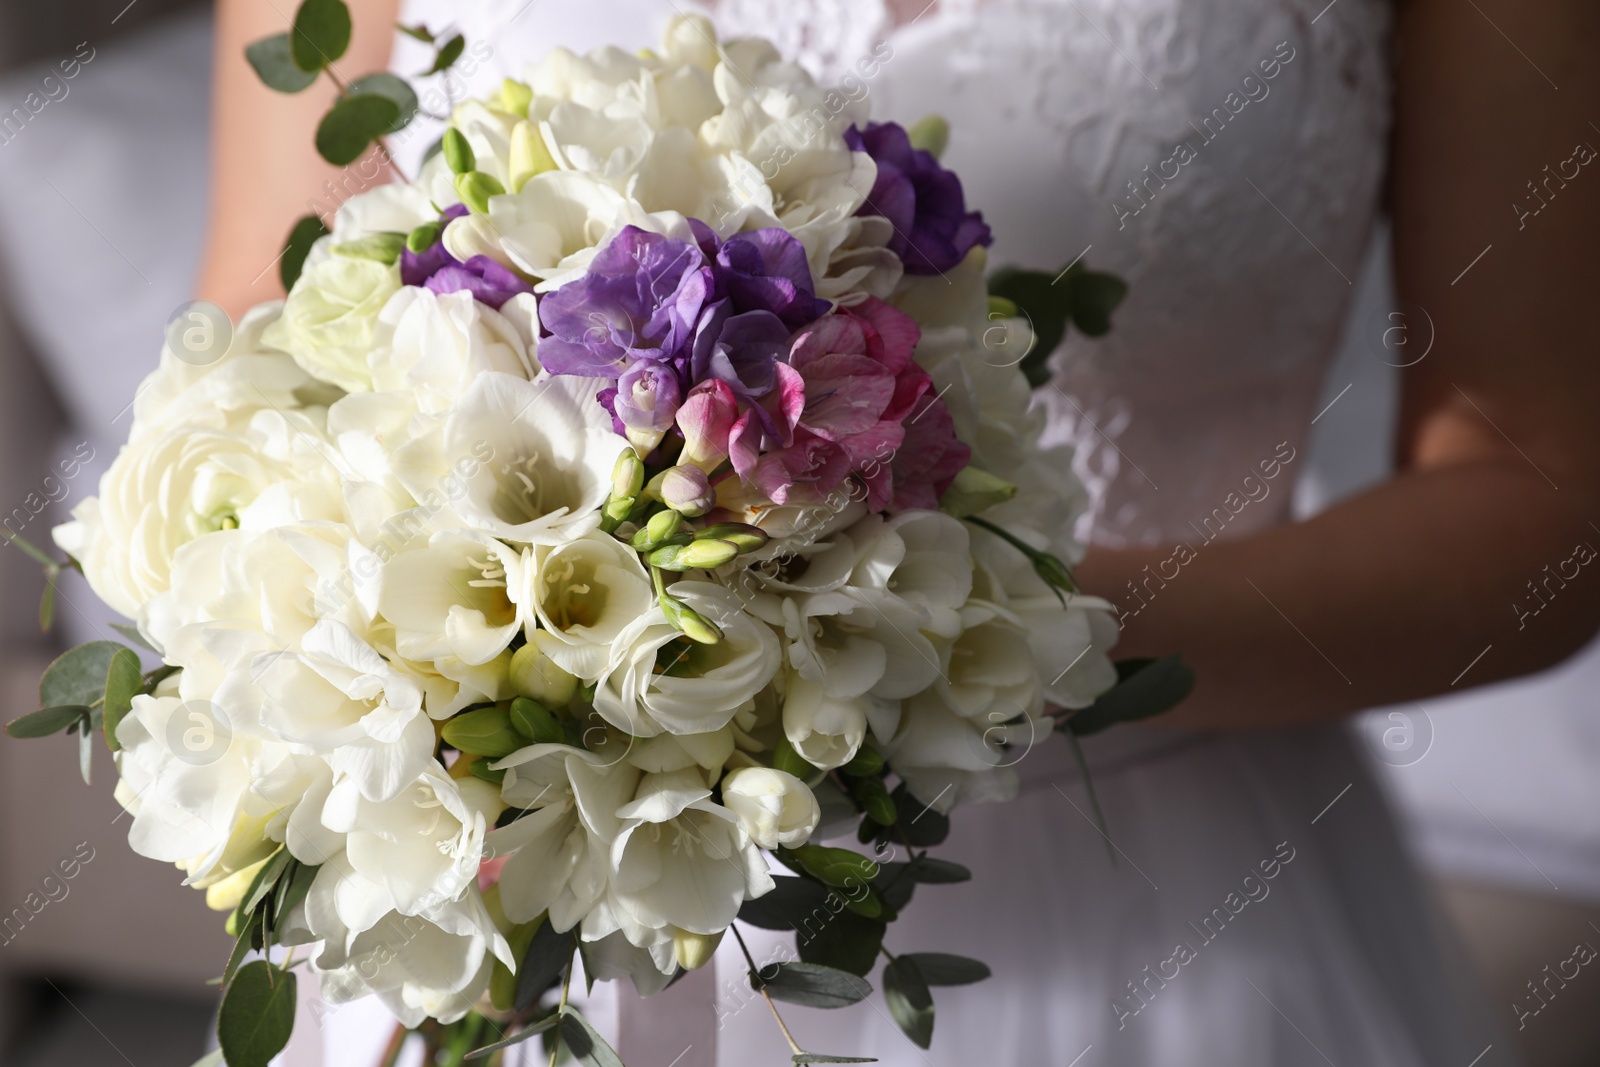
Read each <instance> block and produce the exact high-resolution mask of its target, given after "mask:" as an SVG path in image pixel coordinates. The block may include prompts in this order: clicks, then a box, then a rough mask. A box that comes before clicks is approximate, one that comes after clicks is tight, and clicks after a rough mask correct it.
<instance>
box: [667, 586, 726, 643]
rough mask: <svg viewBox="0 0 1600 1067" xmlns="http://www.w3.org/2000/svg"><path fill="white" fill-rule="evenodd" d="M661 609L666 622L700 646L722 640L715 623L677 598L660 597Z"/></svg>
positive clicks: (719, 630) (720, 631) (720, 632)
mask: <svg viewBox="0 0 1600 1067" xmlns="http://www.w3.org/2000/svg"><path fill="white" fill-rule="evenodd" d="M661 609H662V611H664V612H665V613H666V616H667V620H668V621H669V622H671V623H672V625H674V626H676V627H677V628H678V629H679V631H681V632H682V634H683V636H685V637H687V638H688V639H689V640H691V641H694V642H696V643H698V644H702V645H714V644H716V643H717V642H719V641H721V640H722V630H721V628H720V627H718V626H717V624H716V623H714V622H712V621H711V620H710V619H708V618H706V617H705V616H704V615H702V614H700V613H699V612H698V611H696V610H694V609H693V608H691V607H690V606H689V605H687V604H685V603H684V602H683V601H681V600H679V599H678V598H677V597H673V596H666V597H662V598H661Z"/></svg>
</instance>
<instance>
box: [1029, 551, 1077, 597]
mask: <svg viewBox="0 0 1600 1067" xmlns="http://www.w3.org/2000/svg"><path fill="white" fill-rule="evenodd" d="M1033 570H1034V573H1036V574H1038V575H1039V577H1041V578H1043V579H1044V580H1045V582H1046V583H1048V584H1049V585H1052V586H1054V587H1055V588H1057V589H1065V590H1066V591H1067V592H1069V593H1073V592H1076V591H1077V589H1078V583H1077V582H1075V581H1073V580H1072V572H1071V571H1069V570H1067V565H1066V564H1065V563H1062V562H1061V561H1060V560H1059V559H1057V558H1056V557H1054V556H1052V555H1051V554H1050V553H1048V552H1038V553H1035V554H1034V557H1033Z"/></svg>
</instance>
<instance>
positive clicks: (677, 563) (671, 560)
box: [645, 512, 739, 571]
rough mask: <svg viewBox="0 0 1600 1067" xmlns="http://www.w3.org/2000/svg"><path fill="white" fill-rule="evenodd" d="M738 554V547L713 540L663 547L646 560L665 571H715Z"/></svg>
mask: <svg viewBox="0 0 1600 1067" xmlns="http://www.w3.org/2000/svg"><path fill="white" fill-rule="evenodd" d="M665 514H676V512H666V513H665ZM738 554H739V546H738V545H736V544H734V543H733V542H731V541H719V540H715V539H713V540H709V541H691V542H690V543H689V544H687V545H663V546H662V547H660V548H658V549H656V550H654V551H653V552H651V553H650V554H649V555H648V556H647V557H645V558H646V560H647V561H648V562H649V564H650V565H651V566H652V567H660V568H661V569H662V570H664V571H693V570H715V569H716V568H718V567H720V566H722V565H723V564H724V563H727V562H728V561H729V560H731V559H733V558H734V557H735V556H737V555H738Z"/></svg>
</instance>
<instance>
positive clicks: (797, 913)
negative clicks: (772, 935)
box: [739, 874, 829, 930]
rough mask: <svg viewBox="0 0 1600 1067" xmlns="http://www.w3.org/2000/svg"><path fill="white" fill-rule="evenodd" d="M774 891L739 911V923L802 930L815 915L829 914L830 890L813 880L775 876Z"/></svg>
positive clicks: (766, 927) (748, 901)
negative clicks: (806, 922)
mask: <svg viewBox="0 0 1600 1067" xmlns="http://www.w3.org/2000/svg"><path fill="white" fill-rule="evenodd" d="M772 881H773V888H772V889H771V890H770V891H769V892H767V893H765V894H763V895H762V896H759V897H756V898H754V899H752V900H746V901H745V902H744V904H743V905H741V906H740V908H739V921H740V922H746V923H749V924H750V925H751V926H759V927H761V929H763V930H799V929H801V928H802V926H803V925H804V923H805V921H806V920H807V919H809V918H812V917H813V916H814V915H818V914H822V915H827V914H829V911H828V889H827V887H826V886H824V885H821V884H820V883H817V882H814V881H812V880H811V879H809V878H797V877H795V876H794V875H789V874H775V875H773V876H772Z"/></svg>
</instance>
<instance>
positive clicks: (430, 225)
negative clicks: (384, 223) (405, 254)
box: [406, 219, 449, 256]
mask: <svg viewBox="0 0 1600 1067" xmlns="http://www.w3.org/2000/svg"><path fill="white" fill-rule="evenodd" d="M448 225H449V223H448V222H446V221H445V220H443V219H435V220H434V221H433V222H424V223H423V224H422V225H421V226H418V227H417V228H416V229H414V230H412V231H411V232H410V233H408V234H407V235H406V247H407V248H409V249H410V250H411V251H412V252H414V253H416V254H417V255H419V256H420V255H422V253H424V252H426V251H427V250H428V249H430V248H432V247H433V246H434V245H436V244H438V243H439V238H440V237H442V236H444V228H445V227H446V226H448Z"/></svg>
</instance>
